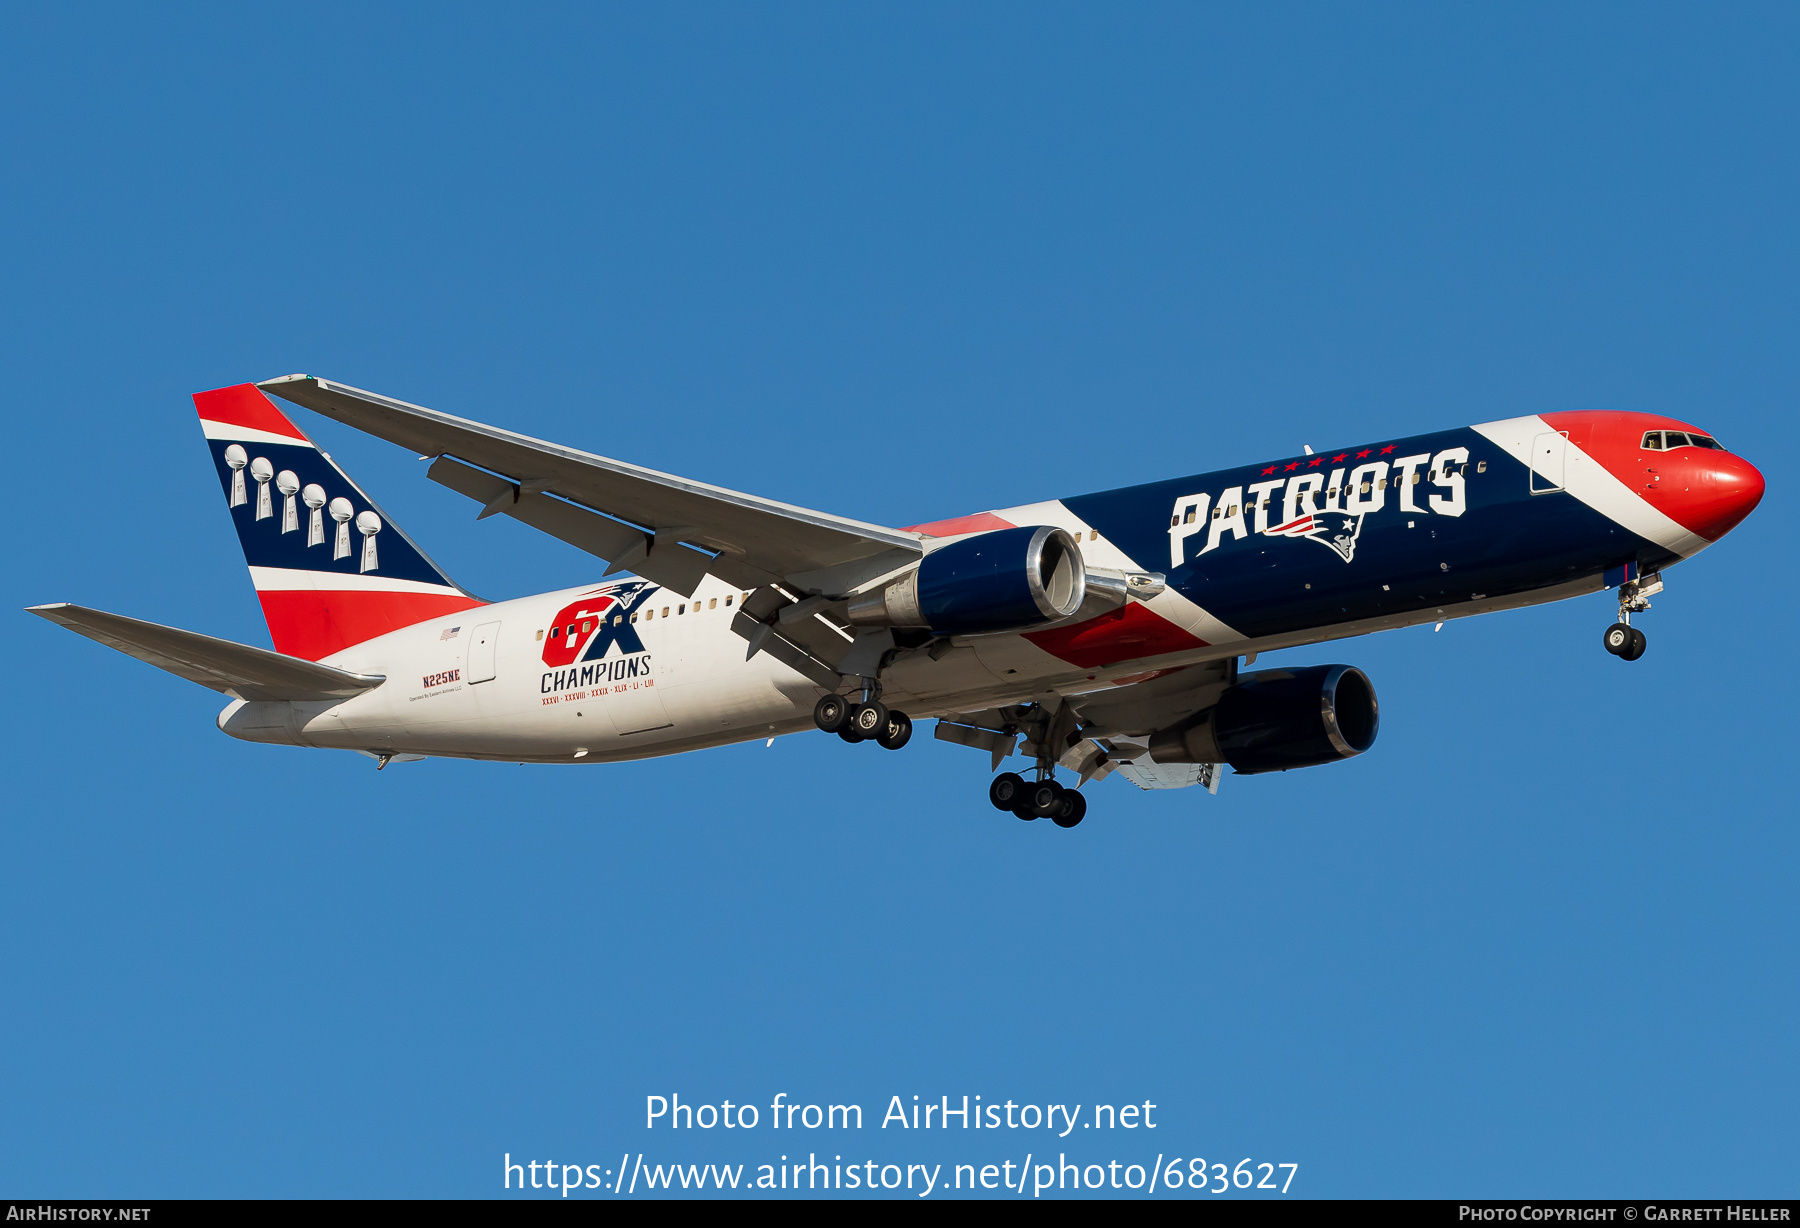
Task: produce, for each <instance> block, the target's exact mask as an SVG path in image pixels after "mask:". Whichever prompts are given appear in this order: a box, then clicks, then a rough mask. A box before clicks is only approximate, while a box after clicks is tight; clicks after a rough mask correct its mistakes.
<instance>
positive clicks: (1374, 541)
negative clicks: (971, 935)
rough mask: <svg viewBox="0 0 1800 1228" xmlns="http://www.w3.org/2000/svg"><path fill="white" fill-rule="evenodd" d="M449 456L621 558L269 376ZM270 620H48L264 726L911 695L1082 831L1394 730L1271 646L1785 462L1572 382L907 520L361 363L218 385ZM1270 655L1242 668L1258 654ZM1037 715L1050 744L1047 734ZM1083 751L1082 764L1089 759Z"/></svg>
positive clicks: (1730, 516) (1621, 575) (1559, 554)
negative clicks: (454, 533) (487, 407)
mask: <svg viewBox="0 0 1800 1228" xmlns="http://www.w3.org/2000/svg"><path fill="white" fill-rule="evenodd" d="M265 394H272V395H274V396H277V397H280V398H282V399H283V400H286V401H289V402H292V403H293V404H295V405H299V406H302V407H304V408H306V409H309V410H312V411H314V412H316V413H320V414H324V415H325V416H326V417H329V418H335V419H336V420H338V421H339V422H344V423H347V424H349V425H350V426H354V427H356V428H358V429H359V430H363V431H366V432H368V433H370V434H372V435H376V436H379V437H380V438H382V439H386V440H389V441H391V442H393V443H396V444H399V445H401V446H403V447H407V448H410V449H412V450H413V451H415V452H417V453H420V454H422V455H424V456H428V457H435V458H436V459H435V460H434V461H433V463H432V465H431V468H430V471H429V475H430V477H431V479H432V480H433V481H436V482H439V483H441V484H443V485H445V486H447V487H449V488H450V489H452V490H454V491H457V492H458V493H460V494H463V495H466V496H468V497H469V498H471V499H473V500H474V501H475V502H476V503H477V504H479V505H480V506H481V511H480V516H491V515H495V514H499V515H504V516H512V517H514V518H516V519H518V520H522V521H524V522H525V523H526V524H528V525H531V526H532V527H533V528H536V529H539V530H541V531H543V532H545V533H548V534H550V535H552V536H554V537H557V538H560V539H562V540H563V541H565V542H568V543H570V544H571V545H573V546H576V547H578V548H580V549H582V550H585V551H587V552H588V553H590V554H592V555H594V556H596V557H597V558H599V559H603V560H605V561H606V562H607V564H608V567H607V569H606V571H605V572H604V573H603V574H602V576H601V578H600V580H599V582H597V583H595V584H592V585H587V586H584V587H580V588H573V589H566V590H563V591H561V592H553V593H542V594H539V595H536V596H531V597H517V598H513V599H511V600H507V601H497V602H490V601H485V600H483V599H481V598H479V597H476V596H474V595H473V594H471V593H469V592H468V591H467V590H466V589H464V588H462V587H461V586H459V585H457V584H456V583H455V582H454V581H453V580H451V579H450V578H449V577H448V576H447V575H445V574H444V572H443V571H442V570H441V569H440V568H439V567H438V566H437V565H436V564H435V563H433V562H432V561H431V559H430V558H429V557H428V556H427V555H426V554H425V552H424V550H422V549H421V548H420V547H419V545H418V544H417V543H416V542H415V541H413V539H412V538H411V537H409V536H408V535H407V534H406V532H405V530H403V529H401V528H400V526H399V525H397V524H395V523H394V522H393V521H392V520H391V519H389V518H388V517H387V516H386V515H385V514H384V513H383V512H382V511H381V510H380V508H378V507H377V506H376V504H375V502H374V500H372V499H371V498H370V497H369V496H368V495H367V494H366V493H365V492H364V491H363V489H362V488H361V487H359V486H358V485H357V484H356V483H355V482H354V481H352V480H351V479H350V477H349V476H348V475H347V474H345V473H344V472H343V470H341V469H340V468H338V466H337V465H336V463H335V462H333V461H332V459H331V458H330V457H329V456H327V455H326V454H325V453H324V452H322V451H320V450H319V448H318V447H317V446H316V445H315V444H314V443H313V441H312V440H311V439H310V438H308V437H307V435H306V433H305V432H304V431H302V430H301V429H300V428H299V427H298V426H296V425H295V424H294V423H293V421H292V420H290V419H289V418H288V417H287V415H286V414H284V413H283V412H282V411H281V410H280V409H278V408H277V407H276V405H275V404H274V402H273V401H271V400H270V399H269V396H268V395H265ZM194 403H195V405H196V406H197V408H198V409H199V411H200V426H201V429H202V430H203V432H204V433H205V436H206V442H207V446H208V447H209V448H210V449H211V451H212V456H213V460H214V462H215V464H216V465H217V467H218V476H219V489H220V493H221V495H222V496H223V497H224V500H225V504H226V507H227V509H228V510H229V512H230V514H231V517H232V521H233V523H234V524H236V526H237V532H238V538H239V540H240V541H241V542H242V544H243V547H244V557H245V560H246V561H247V562H248V563H249V565H250V579H251V583H253V584H254V585H255V586H256V592H257V596H258V598H259V599H260V601H261V603H262V609H263V614H264V616H265V618H266V619H267V620H268V625H269V635H270V638H271V639H272V640H273V642H274V645H275V651H273V652H270V651H268V650H266V649H262V648H254V647H250V646H248V645H243V644H236V643H232V642H230V641H228V640H220V639H215V638H213V637H211V636H205V635H199V634H196V633H194V632H191V631H182V630H178V629H176V628H173V627H164V626H159V625H157V624H154V623H147V622H142V621H139V620H137V619H132V618H126V617H123V616H121V615H117V614H108V613H105V612H103V611H100V610H91V609H87V608H84V607H82V606H76V605H68V604H57V605H43V606H34V607H32V611H31V612H32V613H34V614H39V615H41V616H43V617H44V618H47V619H49V620H51V621H52V622H56V623H60V624H61V625H63V626H65V627H67V628H69V629H70V630H72V631H76V632H79V633H80V634H82V635H85V636H88V637H89V638H91V639H95V640H98V641H100V642H101V643H102V644H106V645H108V646H110V647H113V648H116V649H118V650H119V651H121V652H125V653H129V654H130V655H132V656H134V657H137V658H139V659H140V660H143V661H147V662H149V663H150V664H152V665H155V666H157V667H159V668H161V669H165V670H168V671H169V672H171V673H174V674H178V675H180V676H181V677H183V678H187V679H191V680H192V681H194V682H198V683H200V684H201V685H202V686H206V687H211V688H212V689H213V690H215V691H220V692H223V693H224V694H226V695H229V696H231V697H232V702H231V703H230V705H228V706H227V707H226V708H225V710H224V711H223V712H221V713H220V714H219V718H218V724H219V728H220V729H222V730H224V731H225V732H226V733H228V734H230V735H231V736H232V737H235V738H242V739H245V740H247V741H252V742H273V743H280V744H283V745H290V746H314V747H329V748H336V749H342V750H355V751H360V752H363V753H365V754H368V755H370V756H372V757H374V758H375V759H376V761H377V765H378V766H381V767H385V766H386V765H387V764H388V763H389V762H392V761H396V760H409V759H418V758H422V757H426V756H433V755H439V756H453V757H459V758H468V759H494V760H504V761H507V762H518V763H609V762H613V761H616V760H622V759H643V758H649V757H653V756H658V755H671V754H677V753H679V752H682V751H691V750H700V749H703V748H705V747H709V746H720V745H724V744H725V743H728V742H741V741H745V740H748V739H752V738H771V737H775V736H777V735H780V734H787V733H794V732H797V731H799V730H802V729H814V728H817V729H821V730H824V731H825V732H827V733H830V734H835V735H837V736H838V737H840V738H842V739H843V740H844V741H845V742H850V743H857V742H865V741H866V742H873V743H875V744H877V745H879V746H882V747H885V748H887V749H889V750H899V749H901V748H902V747H904V746H905V745H906V744H907V741H908V739H910V738H911V737H912V731H913V720H914V719H915V718H926V717H933V718H936V720H937V725H936V730H935V732H936V736H937V737H938V738H940V739H943V740H945V741H948V742H953V743H957V744H960V745H963V746H969V747H973V748H976V749H977V750H980V751H985V752H987V753H988V754H989V756H990V758H991V767H990V771H998V769H999V768H1000V766H1001V764H1002V763H1003V762H1004V761H1005V759H1006V758H1007V757H1008V756H1010V755H1013V754H1020V755H1022V756H1023V758H1024V759H1025V760H1026V761H1027V762H1028V763H1029V764H1031V765H1032V766H1031V767H1030V768H1029V769H1028V771H1027V773H1026V774H1020V773H1016V772H1004V773H1001V774H1000V775H998V776H996V777H995V778H994V780H993V782H992V784H991V785H990V787H989V791H988V796H989V800H990V801H991V802H992V803H993V805H994V806H995V807H997V808H998V809H1000V810H1003V811H1008V812H1011V813H1012V814H1015V815H1017V816H1018V817H1020V818H1022V819H1036V818H1049V819H1051V820H1052V821H1053V822H1055V823H1056V824H1058V825H1059V826H1062V827H1073V826H1075V825H1076V824H1077V823H1079V822H1081V820H1082V817H1083V815H1085V814H1086V812H1087V800H1086V797H1085V795H1084V793H1083V792H1082V791H1081V786H1082V785H1086V784H1087V783H1089V782H1091V781H1095V780H1100V779H1103V778H1104V777H1106V776H1107V775H1109V774H1110V773H1112V772H1114V771H1117V772H1119V773H1120V774H1121V775H1123V776H1125V777H1126V778H1128V779H1129V780H1131V781H1133V782H1134V783H1136V784H1137V785H1139V786H1141V787H1143V788H1146V789H1156V788H1180V787H1183V786H1187V785H1194V784H1202V785H1205V786H1207V787H1208V788H1211V789H1214V790H1216V789H1217V787H1218V773H1219V771H1220V769H1221V767H1222V766H1223V765H1226V764H1229V765H1230V766H1231V767H1232V768H1233V769H1235V770H1236V771H1237V772H1239V773H1246V774H1249V773H1257V772H1271V771H1286V770H1288V769H1290V768H1300V767H1311V766H1315V765H1319V764H1325V763H1330V762H1333V761H1335V760H1339V759H1347V758H1350V757H1351V756H1354V755H1359V754H1362V753H1363V752H1364V751H1367V750H1368V749H1369V748H1370V747H1371V746H1372V745H1373V744H1374V742H1375V735H1376V730H1377V728H1378V725H1379V718H1378V710H1377V707H1376V701H1375V688H1374V686H1373V685H1372V684H1371V683H1370V681H1369V679H1368V678H1367V677H1366V676H1365V675H1364V674H1363V672H1362V671H1361V670H1358V669H1356V668H1355V667H1353V666H1349V665H1312V666H1306V667H1291V668H1282V669H1262V670H1251V669H1250V668H1249V667H1250V666H1251V665H1253V664H1254V662H1255V660H1256V658H1257V656H1258V654H1260V653H1264V652H1268V651H1270V650H1272V649H1276V648H1289V647H1293V646H1296V645H1306V644H1316V643H1321V642H1323V641H1326V640H1337V639H1344V638H1347V637H1350V636H1355V635H1363V634H1366V633H1368V632H1371V631H1380V630H1384V629H1386V628H1390V627H1401V626H1408V625H1412V624H1417V623H1426V622H1434V623H1435V622H1442V621H1443V620H1445V619H1451V618H1461V617H1465V616H1467V615H1471V614H1485V613H1489V612H1491V611H1494V610H1506V609H1513V608H1517V607H1520V606H1527V605H1535V604H1537V603H1540V602H1547V601H1558V600H1561V599H1563V598H1565V597H1576V596H1580V595H1582V594H1586V593H1592V592H1596V591H1599V590H1601V589H1614V590H1616V591H1617V595H1618V602H1619V613H1618V621H1617V622H1615V623H1613V624H1612V625H1611V626H1609V627H1608V628H1606V631H1605V634H1604V637H1603V638H1604V644H1605V647H1606V650H1607V651H1608V652H1610V653H1612V654H1614V655H1615V656H1617V657H1620V658H1621V659H1623V660H1626V661H1635V660H1637V659H1638V658H1639V657H1641V656H1642V655H1643V654H1644V648H1645V640H1644V633H1643V631H1642V630H1641V629H1639V628H1638V627H1636V626H1633V625H1632V621H1631V620H1632V616H1633V615H1634V614H1638V613H1641V612H1642V611H1644V610H1646V609H1648V608H1649V604H1650V603H1649V600H1648V599H1649V598H1650V597H1651V596H1652V595H1653V594H1655V593H1657V592H1658V591H1660V590H1661V588H1662V573H1663V572H1664V571H1666V570H1667V569H1668V568H1669V567H1671V566H1673V565H1674V564H1676V563H1679V562H1681V561H1682V560H1683V559H1686V558H1689V557H1691V556H1693V555H1694V554H1697V553H1698V552H1700V551H1701V550H1704V549H1705V548H1706V547H1707V546H1709V545H1711V544H1712V543H1713V542H1716V541H1718V540H1719V538H1720V537H1722V536H1724V534H1725V533H1727V532H1729V531H1730V530H1731V528H1732V527H1733V526H1735V525H1736V524H1737V523H1738V522H1739V521H1741V520H1742V519H1744V517H1746V516H1748V515H1749V514H1750V512H1751V511H1752V510H1753V509H1754V508H1755V507H1756V505H1757V503H1758V501H1759V500H1760V499H1761V498H1762V494H1763V479H1762V475H1761V474H1760V473H1758V472H1757V470H1756V469H1755V468H1754V467H1753V466H1752V465H1751V464H1750V463H1749V462H1748V461H1745V460H1744V459H1742V458H1741V457H1738V456H1736V455H1734V454H1732V453H1731V452H1729V451H1727V450H1726V449H1725V448H1724V447H1723V446H1721V445H1720V443H1719V442H1718V441H1717V440H1716V439H1714V438H1713V437H1712V436H1711V435H1709V434H1708V433H1706V432H1705V431H1702V430H1700V429H1698V428H1697V427H1694V426H1692V425H1690V424H1688V423H1686V422H1678V421H1676V420H1674V419H1672V418H1665V417H1662V416H1659V415H1654V414H1644V413H1628V412H1621V411H1592V412H1571V413H1548V414H1543V415H1529V416H1525V417H1519V418H1508V419H1505V420H1504V421H1499V422H1485V423H1482V424H1480V425H1478V426H1472V427H1457V428H1453V429H1450V430H1446V431H1441V432H1438V433H1435V434H1429V435H1418V436H1413V437H1411V438H1406V439H1393V438H1385V439H1383V438H1371V439H1367V440H1364V441H1359V442H1356V443H1353V444H1349V445H1347V446H1342V447H1336V448H1331V449H1327V450H1324V451H1320V452H1317V453H1313V452H1311V451H1310V450H1309V451H1308V453H1307V454H1306V455H1302V456H1285V457H1281V458H1279V459H1275V460H1262V461H1258V462H1256V463H1254V464H1249V465H1238V466H1233V467H1231V468H1227V469H1220V470H1216V471H1214V472H1210V473H1201V474H1196V475H1193V476H1189V477H1177V478H1171V479H1168V480H1166V481H1159V482H1152V483H1149V484H1147V485H1143V486H1130V487H1126V488H1124V489H1121V490H1108V491H1101V492H1100V493H1098V494H1090V495H1081V496H1078V497H1074V498H1065V499H1052V500H1047V501H1045V502H1042V503H1031V504H1027V505H1025V506H1023V507H1009V508H1000V509H996V510H993V511H985V512H977V513H975V514H974V515H968V516H961V517H957V518H955V519H951V520H940V521H934V522H932V523H929V524H916V525H911V526H908V527H905V528H888V527H886V526H883V525H875V524H864V523H862V522H860V521H856V520H848V519H845V518H843V517H841V516H833V515H830V514H828V513H825V512H814V511H808V510H807V509H805V508H801V507H793V506H791V505H789V504H786V503H777V502H775V501H774V500H771V499H765V498H761V497H759V496H756V495H747V494H742V493H739V492H737V491H734V490H726V489H723V488H721V487H717V486H709V485H707V484H705V483H703V482H695V481H691V480H689V479H686V478H680V477H674V476H671V475H669V474H666V473H657V472H655V471H653V470H650V469H644V468H641V467H639V466H636V465H631V464H627V463H625V462H623V461H617V460H610V459H608V458H606V457H603V456H595V455H593V454H592V453H588V452H582V451H578V450H576V449H574V448H570V447H565V446H562V445H559V444H553V443H546V442H544V441H542V440H538V439H531V438H528V437H526V436H524V435H517V434H514V433H512V432H510V431H506V430H502V429H500V428H498V427H492V426H486V425H483V424H482V423H479V422H471V421H469V420H467V419H464V418H455V417H451V416H450V415H449V414H444V413H439V412H437V411H435V410H430V409H424V408H422V407H420V406H417V405H409V404H407V403H406V402H404V401H396V400H391V399H389V398H387V397H383V396H377V395H375V394H374V393H370V392H364V391H362V390H360V389H357V388H352V387H349V386H348V385H345V384H338V383H334V382H332V381H330V380H325V379H317V378H314V377H312V376H307V375H289V376H285V377H283V378H281V379H273V380H269V381H266V382H264V383H262V384H239V385H237V386H235V387H231V388H220V389H216V390H214V391H212V392H203V393H199V394H197V395H196V396H195V397H194ZM1240 663H1241V665H1240ZM1021 738H1023V742H1021V741H1020V739H1021ZM1059 771H1060V772H1062V773H1064V774H1065V775H1066V776H1067V777H1068V778H1071V779H1073V780H1075V781H1076V782H1078V783H1077V784H1076V786H1075V787H1073V788H1070V787H1066V786H1065V785H1064V784H1063V783H1062V782H1061V780H1059V779H1058V772H1059Z"/></svg>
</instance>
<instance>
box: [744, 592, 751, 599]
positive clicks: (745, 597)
mask: <svg viewBox="0 0 1800 1228" xmlns="http://www.w3.org/2000/svg"><path fill="white" fill-rule="evenodd" d="M744 600H745V601H748V600H750V594H749V593H745V594H744Z"/></svg>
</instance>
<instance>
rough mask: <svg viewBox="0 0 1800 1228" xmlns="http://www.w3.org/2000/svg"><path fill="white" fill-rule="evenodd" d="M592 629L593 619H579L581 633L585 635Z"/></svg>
mask: <svg viewBox="0 0 1800 1228" xmlns="http://www.w3.org/2000/svg"><path fill="white" fill-rule="evenodd" d="M593 629H594V620H593V619H591V618H584V619H582V620H581V633H582V634H583V635H586V634H587V633H588V632H590V631H592V630H593Z"/></svg>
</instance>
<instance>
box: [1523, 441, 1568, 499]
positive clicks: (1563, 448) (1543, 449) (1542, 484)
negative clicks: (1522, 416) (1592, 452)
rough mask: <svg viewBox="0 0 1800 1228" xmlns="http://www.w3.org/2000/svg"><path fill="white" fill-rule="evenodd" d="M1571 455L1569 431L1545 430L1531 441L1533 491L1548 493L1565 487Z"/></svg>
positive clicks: (1535, 493) (1541, 493) (1538, 493)
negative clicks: (1566, 468) (1565, 469)
mask: <svg viewBox="0 0 1800 1228" xmlns="http://www.w3.org/2000/svg"><path fill="white" fill-rule="evenodd" d="M1568 456H1569V433H1568V432H1567V431H1545V432H1544V433H1543V434H1541V435H1539V436H1537V437H1536V438H1535V439H1533V440H1532V441H1531V493H1532V494H1534V495H1548V494H1554V493H1555V492H1557V491H1559V490H1562V489H1563V470H1564V467H1565V465H1566V463H1567V460H1568Z"/></svg>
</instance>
